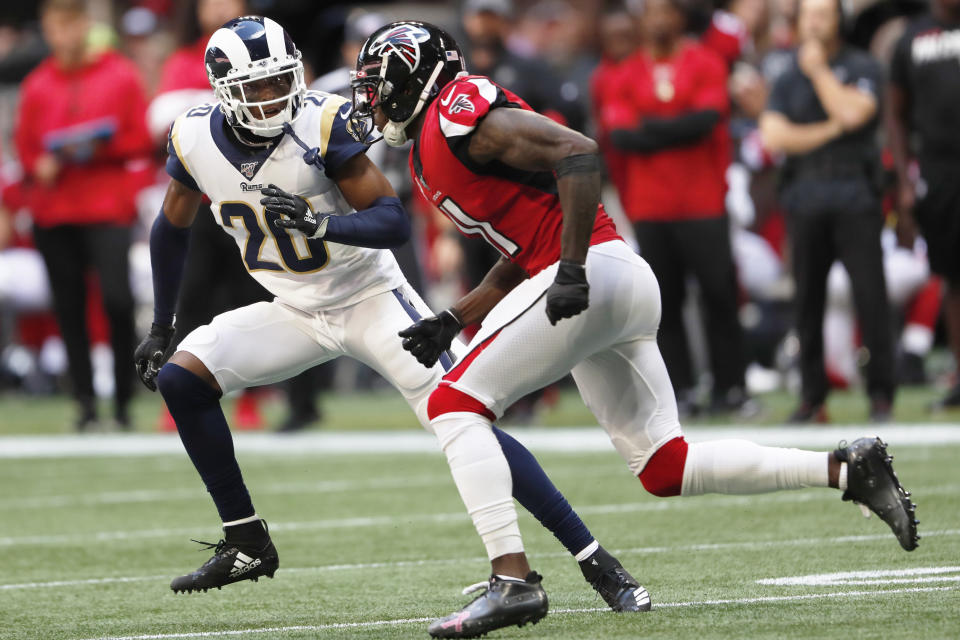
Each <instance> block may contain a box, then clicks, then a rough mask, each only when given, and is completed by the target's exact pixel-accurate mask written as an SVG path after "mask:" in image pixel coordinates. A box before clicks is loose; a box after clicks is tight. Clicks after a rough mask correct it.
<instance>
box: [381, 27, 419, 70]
mask: <svg viewBox="0 0 960 640" xmlns="http://www.w3.org/2000/svg"><path fill="white" fill-rule="evenodd" d="M429 39H430V34H429V33H428V32H427V30H426V29H422V28H421V27H418V26H416V25H412V24H399V25H397V26H396V28H394V29H391V30H390V31H387V32H386V33H384V34H382V35H381V36H380V37H379V38H377V39H376V40H374V41H373V43H372V44H371V45H370V47H369V48H368V49H367V51H368V53H369V54H370V55H373V56H382V55H383V54H384V53H395V54H397V57H398V58H400V59H401V60H403V62H404V63H405V64H406V65H407V67H409V68H410V71H411V72H412V71H413V70H415V69H416V68H417V67H418V66H420V44H419V43H421V42H426V41H427V40H429Z"/></svg>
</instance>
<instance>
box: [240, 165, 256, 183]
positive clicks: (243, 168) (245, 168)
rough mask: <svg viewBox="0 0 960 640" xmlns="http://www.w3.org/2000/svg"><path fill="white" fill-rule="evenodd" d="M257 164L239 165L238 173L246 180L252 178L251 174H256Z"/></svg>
mask: <svg viewBox="0 0 960 640" xmlns="http://www.w3.org/2000/svg"><path fill="white" fill-rule="evenodd" d="M258 164H260V163H259V162H244V163H243V164H241V165H240V173H242V174H243V175H245V176H247V180H249V179H250V178H252V177H253V174H255V173H256V172H257V165H258Z"/></svg>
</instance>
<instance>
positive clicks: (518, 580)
mask: <svg viewBox="0 0 960 640" xmlns="http://www.w3.org/2000/svg"><path fill="white" fill-rule="evenodd" d="M496 575H497V577H498V578H500V579H501V580H509V581H511V582H526V581H527V580H526V578H514V577H513V576H505V575H503V574H502V573H498V574H496Z"/></svg>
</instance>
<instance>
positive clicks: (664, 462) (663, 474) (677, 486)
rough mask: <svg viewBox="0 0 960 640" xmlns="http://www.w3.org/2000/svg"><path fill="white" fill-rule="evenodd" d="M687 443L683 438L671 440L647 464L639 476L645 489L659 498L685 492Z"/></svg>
mask: <svg viewBox="0 0 960 640" xmlns="http://www.w3.org/2000/svg"><path fill="white" fill-rule="evenodd" d="M687 449H688V445H687V441H686V440H685V439H684V438H683V437H682V436H681V437H679V438H674V439H673V440H670V441H669V442H667V443H666V444H664V445H663V446H661V447H660V448H659V449H657V451H656V453H654V454H653V456H652V457H651V458H650V460H649V462H647V466H645V467H644V468H643V471H641V472H640V474H639V475H638V476H637V477H638V478H640V482H641V483H643V488H644V489H646V490H647V491H649V492H650V493H652V494H653V495H655V496H657V497H658V498H669V497H671V496H678V495H680V492H681V491H682V490H683V469H684V466H685V465H686V461H687Z"/></svg>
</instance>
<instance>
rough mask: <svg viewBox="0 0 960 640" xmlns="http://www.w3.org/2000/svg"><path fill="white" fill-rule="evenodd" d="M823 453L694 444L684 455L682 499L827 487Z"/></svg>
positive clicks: (729, 443)
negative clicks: (717, 494) (714, 494)
mask: <svg viewBox="0 0 960 640" xmlns="http://www.w3.org/2000/svg"><path fill="white" fill-rule="evenodd" d="M828 468H829V463H828V457H827V454H826V453H823V452H818V451H801V450H800V449H782V448H778V447H761V446H760V445H758V444H755V443H753V442H748V441H746V440H716V441H713V442H695V443H693V444H691V445H690V448H689V449H688V451H687V461H686V465H685V467H684V470H683V489H682V491H681V494H682V495H685V496H697V495H701V494H704V493H727V494H738V495H742V494H750V493H765V492H768V491H779V490H781V489H801V488H804V487H827V486H829V477H828V472H827V470H828Z"/></svg>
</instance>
